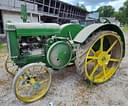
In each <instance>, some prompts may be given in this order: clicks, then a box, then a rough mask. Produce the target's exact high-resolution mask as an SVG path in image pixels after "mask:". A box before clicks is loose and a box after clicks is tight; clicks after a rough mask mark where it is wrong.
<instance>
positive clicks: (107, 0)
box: [61, 0, 126, 11]
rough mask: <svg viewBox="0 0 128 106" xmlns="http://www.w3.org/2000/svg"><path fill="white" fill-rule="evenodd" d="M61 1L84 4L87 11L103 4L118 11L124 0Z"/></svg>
mask: <svg viewBox="0 0 128 106" xmlns="http://www.w3.org/2000/svg"><path fill="white" fill-rule="evenodd" d="M61 1H63V2H67V3H70V4H73V5H76V4H77V3H79V4H84V5H85V7H86V9H87V10H88V11H95V10H97V9H98V8H99V7H100V6H104V5H111V6H113V7H114V8H115V10H116V11H118V10H119V8H120V7H122V6H123V3H124V2H125V1H126V0H61Z"/></svg>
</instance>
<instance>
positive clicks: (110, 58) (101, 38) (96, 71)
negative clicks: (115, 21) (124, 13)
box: [84, 31, 122, 83]
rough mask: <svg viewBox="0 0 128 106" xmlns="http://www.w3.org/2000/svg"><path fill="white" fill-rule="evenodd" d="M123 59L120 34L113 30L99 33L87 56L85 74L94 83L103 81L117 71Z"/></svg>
mask: <svg viewBox="0 0 128 106" xmlns="http://www.w3.org/2000/svg"><path fill="white" fill-rule="evenodd" d="M121 60H122V43H121V39H120V36H119V35H117V33H115V32H112V31H108V32H107V31H104V32H102V33H100V34H99V35H98V37H97V38H96V40H95V41H94V43H93V44H92V45H91V46H90V47H89V49H88V51H87V54H86V56H85V62H84V67H85V75H86V77H87V79H89V80H90V81H91V82H93V83H103V82H105V81H107V80H108V79H110V78H111V77H112V76H113V75H114V73H115V72H116V71H117V69H118V67H119V65H120V62H121Z"/></svg>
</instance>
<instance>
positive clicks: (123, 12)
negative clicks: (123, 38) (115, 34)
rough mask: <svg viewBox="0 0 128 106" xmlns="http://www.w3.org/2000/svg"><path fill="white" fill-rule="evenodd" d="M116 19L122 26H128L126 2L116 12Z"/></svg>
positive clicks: (127, 5) (127, 3) (127, 1)
mask: <svg viewBox="0 0 128 106" xmlns="http://www.w3.org/2000/svg"><path fill="white" fill-rule="evenodd" d="M116 18H117V19H118V20H119V21H120V22H121V23H122V24H128V0H126V1H125V2H124V5H123V7H121V8H120V9H119V11H118V15H117V16H116Z"/></svg>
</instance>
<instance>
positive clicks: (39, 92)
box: [13, 63, 51, 103]
mask: <svg viewBox="0 0 128 106" xmlns="http://www.w3.org/2000/svg"><path fill="white" fill-rule="evenodd" d="M50 84H51V72H50V71H49V69H48V68H47V67H46V66H45V65H44V64H43V63H32V64H28V65H26V66H25V67H23V68H22V69H20V70H19V71H18V72H17V74H16V76H15V78H14V81H13V88H14V93H15V95H16V97H17V98H18V99H19V100H20V101H22V102H25V103H30V102H34V101H36V100H38V99H40V98H41V97H43V96H44V95H45V94H46V93H47V91H48V89H49V87H50Z"/></svg>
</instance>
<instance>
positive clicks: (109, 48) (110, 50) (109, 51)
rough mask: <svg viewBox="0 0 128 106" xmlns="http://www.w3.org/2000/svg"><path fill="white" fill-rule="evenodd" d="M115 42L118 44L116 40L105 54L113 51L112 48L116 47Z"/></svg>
mask: <svg viewBox="0 0 128 106" xmlns="http://www.w3.org/2000/svg"><path fill="white" fill-rule="evenodd" d="M117 42H118V40H116V41H115V42H114V43H113V44H112V45H111V46H110V48H109V49H108V50H107V53H109V52H110V51H111V50H112V49H113V47H114V46H115V45H116V43H117Z"/></svg>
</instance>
